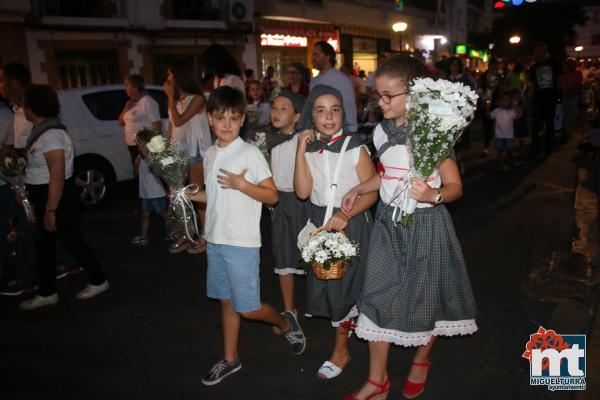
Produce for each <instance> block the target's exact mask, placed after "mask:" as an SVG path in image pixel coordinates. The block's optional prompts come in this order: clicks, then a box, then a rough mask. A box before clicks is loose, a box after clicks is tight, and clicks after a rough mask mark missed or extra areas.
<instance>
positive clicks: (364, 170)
mask: <svg viewBox="0 0 600 400" xmlns="http://www.w3.org/2000/svg"><path fill="white" fill-rule="evenodd" d="M343 104H344V101H343V98H342V95H341V94H340V92H339V91H338V90H336V89H335V88H333V87H331V86H327V85H318V86H316V87H315V88H314V89H313V91H312V92H311V93H310V95H309V97H308V99H307V101H306V104H305V106H304V108H303V110H302V115H301V117H300V121H299V122H298V130H301V131H303V132H302V133H300V134H299V136H298V148H297V151H296V166H295V171H294V189H295V191H296V195H297V196H298V197H299V198H300V199H307V198H310V202H309V203H308V204H307V207H308V215H309V217H310V221H311V222H312V223H317V224H320V225H324V227H325V229H327V230H336V231H344V232H345V234H346V236H347V237H348V239H350V240H351V241H352V242H354V243H356V244H357V245H358V246H359V249H360V255H359V256H357V257H355V258H352V259H351V261H350V263H349V265H348V267H347V272H346V274H345V275H344V276H343V277H342V278H341V279H335V280H319V279H317V278H316V277H315V275H314V273H313V271H312V270H310V269H309V270H308V277H307V287H308V289H307V290H308V300H307V305H306V313H307V315H311V316H315V317H325V318H328V319H330V320H331V325H332V326H333V327H334V328H335V344H334V349H333V352H332V355H331V357H330V358H329V360H327V361H325V362H324V363H323V365H322V366H321V367H320V368H319V371H318V377H319V378H321V379H331V378H335V377H336V376H338V375H339V374H340V373H342V370H343V369H344V367H345V366H346V365H347V364H348V362H349V361H350V352H349V350H348V346H347V342H348V331H349V329H348V325H349V324H350V321H351V319H352V318H353V317H355V316H356V315H357V311H356V307H355V304H356V300H357V298H358V295H359V293H360V290H361V287H362V281H363V276H364V264H365V262H366V249H367V248H368V247H369V233H370V230H371V228H370V222H371V217H370V215H369V211H368V210H369V208H370V207H371V206H372V205H373V204H374V203H375V202H376V201H377V193H369V194H366V195H364V196H362V197H361V198H360V199H359V200H358V201H357V204H356V206H355V207H354V208H353V210H352V211H353V212H352V214H351V215H347V214H344V213H343V212H342V211H341V210H340V206H341V200H342V196H343V195H344V193H346V192H347V191H348V190H350V189H351V188H353V187H354V186H355V185H358V184H359V183H361V182H364V181H366V180H368V179H370V178H371V177H372V176H373V175H375V170H374V167H373V163H372V162H371V158H370V156H369V152H368V150H367V148H366V146H365V145H364V144H363V143H362V140H361V139H360V138H359V136H357V135H353V134H348V133H344V131H343V129H342V127H343V126H344V120H345V115H344V107H343ZM363 249H364V251H363Z"/></svg>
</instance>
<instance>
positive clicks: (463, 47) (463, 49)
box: [454, 44, 467, 54]
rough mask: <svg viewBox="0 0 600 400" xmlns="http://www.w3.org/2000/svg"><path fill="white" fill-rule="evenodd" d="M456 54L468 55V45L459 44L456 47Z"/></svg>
mask: <svg viewBox="0 0 600 400" xmlns="http://www.w3.org/2000/svg"><path fill="white" fill-rule="evenodd" d="M454 52H455V53H456V54H467V45H466V44H458V45H456V48H455V51H454Z"/></svg>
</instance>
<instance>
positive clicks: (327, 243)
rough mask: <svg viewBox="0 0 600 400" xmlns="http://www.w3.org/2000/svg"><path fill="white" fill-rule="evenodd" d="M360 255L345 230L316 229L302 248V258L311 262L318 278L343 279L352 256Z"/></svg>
mask: <svg viewBox="0 0 600 400" xmlns="http://www.w3.org/2000/svg"><path fill="white" fill-rule="evenodd" d="M357 255H358V246H357V245H356V244H354V243H353V242H352V241H351V240H350V239H348V238H347V237H346V235H344V233H343V232H329V231H326V230H325V228H323V227H321V228H319V229H317V230H315V231H314V232H313V233H312V234H311V237H310V240H309V241H308V244H307V245H306V246H304V248H303V249H302V259H303V260H304V261H305V262H307V263H310V264H311V267H312V270H313V272H314V274H315V276H316V277H317V278H318V279H324V280H328V279H341V278H342V277H343V276H344V274H345V273H346V268H347V266H348V261H349V260H350V258H352V257H355V256H357Z"/></svg>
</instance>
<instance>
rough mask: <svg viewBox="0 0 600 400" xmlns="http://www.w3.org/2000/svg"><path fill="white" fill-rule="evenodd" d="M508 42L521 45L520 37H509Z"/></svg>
mask: <svg viewBox="0 0 600 400" xmlns="http://www.w3.org/2000/svg"><path fill="white" fill-rule="evenodd" d="M508 41H509V42H510V44H519V43H521V36H519V35H513V36H511V37H510V39H508Z"/></svg>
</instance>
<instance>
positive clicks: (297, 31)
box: [260, 25, 336, 38]
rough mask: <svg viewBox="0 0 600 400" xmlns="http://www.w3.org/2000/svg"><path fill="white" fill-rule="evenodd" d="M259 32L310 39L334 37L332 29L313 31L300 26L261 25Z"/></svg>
mask: <svg viewBox="0 0 600 400" xmlns="http://www.w3.org/2000/svg"><path fill="white" fill-rule="evenodd" d="M260 30H261V32H262V33H264V34H267V35H289V36H305V37H310V38H331V37H335V36H336V33H335V30H333V29H314V28H304V27H301V26H290V27H287V26H269V25H263V26H261V28H260Z"/></svg>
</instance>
